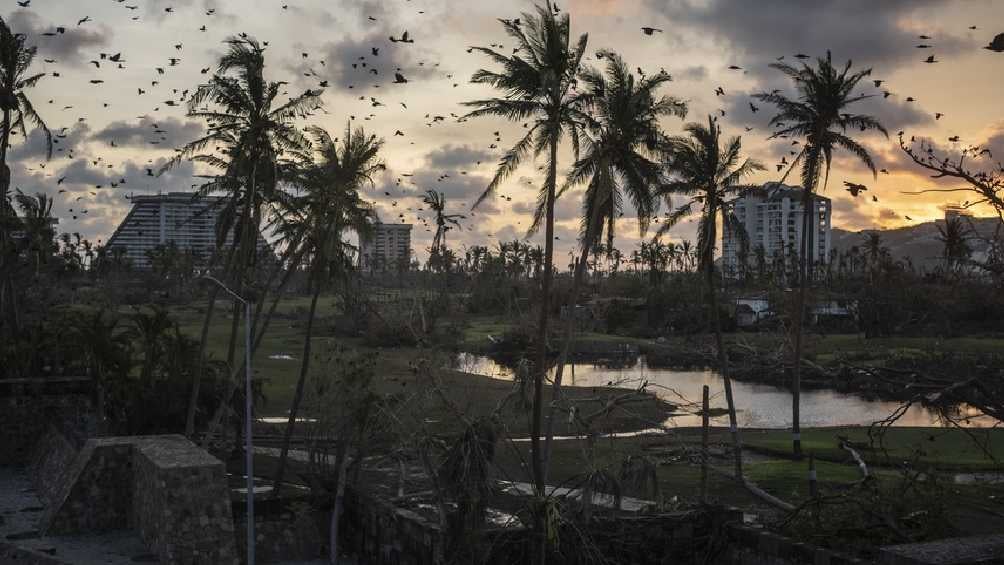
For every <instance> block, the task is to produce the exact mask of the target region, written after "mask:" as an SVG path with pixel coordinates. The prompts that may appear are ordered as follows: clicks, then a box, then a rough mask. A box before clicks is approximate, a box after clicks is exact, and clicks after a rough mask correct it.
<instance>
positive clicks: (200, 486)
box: [129, 436, 238, 564]
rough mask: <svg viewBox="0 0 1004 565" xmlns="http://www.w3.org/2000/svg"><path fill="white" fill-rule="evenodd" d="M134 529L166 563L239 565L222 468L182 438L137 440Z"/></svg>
mask: <svg viewBox="0 0 1004 565" xmlns="http://www.w3.org/2000/svg"><path fill="white" fill-rule="evenodd" d="M132 491H133V496H132V512H131V516H130V520H129V521H130V523H131V524H132V526H133V527H134V528H135V529H136V530H137V531H138V532H139V534H140V537H141V538H143V541H144V542H145V543H146V544H147V545H148V546H149V547H150V548H151V549H152V550H154V551H155V552H156V553H157V556H158V557H159V558H160V560H161V562H162V563H206V564H216V563H235V564H236V563H238V558H237V551H236V547H235V545H234V521H233V517H232V516H231V514H230V495H229V491H228V489H227V476H226V469H225V468H224V466H223V462H221V461H220V460H219V459H217V458H215V457H213V456H212V455H210V454H209V453H207V452H206V451H204V450H202V449H199V448H197V447H196V446H195V445H194V444H192V442H190V441H188V440H187V439H185V438H184V437H182V436H161V437H158V438H138V441H136V442H135V452H134V455H133V473H132Z"/></svg>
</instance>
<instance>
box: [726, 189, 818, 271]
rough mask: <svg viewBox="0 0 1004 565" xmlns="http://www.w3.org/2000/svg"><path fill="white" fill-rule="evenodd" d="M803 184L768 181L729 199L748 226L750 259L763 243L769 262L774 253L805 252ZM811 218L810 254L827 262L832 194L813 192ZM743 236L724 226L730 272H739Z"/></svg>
mask: <svg viewBox="0 0 1004 565" xmlns="http://www.w3.org/2000/svg"><path fill="white" fill-rule="evenodd" d="M802 197H803V194H802V188H801V187H795V186H787V185H783V184H780V183H767V184H765V185H763V187H762V189H760V190H754V191H750V192H749V193H747V194H745V195H743V196H741V197H739V198H737V199H735V200H733V201H732V202H730V203H729V205H730V206H731V207H732V212H733V213H734V214H735V216H736V218H737V219H738V220H739V222H740V223H741V224H742V225H743V226H745V228H746V235H747V238H748V242H749V247H748V250H749V253H748V261H752V258H753V256H754V250H755V249H756V248H757V247H758V246H762V247H763V249H764V252H765V255H766V257H767V260H768V262H770V261H772V260H773V259H774V257H778V256H781V257H784V256H785V254H786V253H793V254H794V256H795V257H797V256H798V255H799V254H800V253H801V241H802V239H801V238H802V214H803V209H802ZM810 213H811V214H812V216H811V219H810V221H809V244H808V245H809V250H810V251H809V257H810V259H811V260H812V262H813V263H825V262H826V261H828V260H829V256H830V216H831V213H832V205H831V202H830V199H829V198H826V197H823V196H819V195H818V194H816V195H813V201H812V206H811V207H810ZM740 241H741V240H740V239H739V237H738V236H737V234H735V233H733V230H730V229H727V228H726V229H723V230H722V264H723V266H724V267H725V270H726V272H731V273H735V272H736V271H737V269H738V266H739V257H740Z"/></svg>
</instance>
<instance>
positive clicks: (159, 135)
mask: <svg viewBox="0 0 1004 565" xmlns="http://www.w3.org/2000/svg"><path fill="white" fill-rule="evenodd" d="M203 131H204V130H203V127H202V124H200V123H198V122H193V121H186V120H181V119H179V118H167V119H164V120H154V119H153V118H152V117H150V116H149V115H147V116H143V118H142V119H140V120H138V121H135V122H126V121H123V120H119V121H115V122H111V123H110V124H108V125H107V126H105V127H104V128H103V129H102V130H101V131H99V132H97V133H95V134H94V135H93V136H92V138H91V139H93V140H95V141H100V142H102V143H107V144H111V143H112V142H114V143H115V144H116V145H117V146H119V147H140V148H146V149H151V148H154V147H156V146H161V147H180V146H181V145H184V144H185V143H188V142H189V141H192V140H194V139H196V138H197V137H199V136H201V135H202V134H203Z"/></svg>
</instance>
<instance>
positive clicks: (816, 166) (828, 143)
mask: <svg viewBox="0 0 1004 565" xmlns="http://www.w3.org/2000/svg"><path fill="white" fill-rule="evenodd" d="M851 66H852V64H851V61H847V64H846V65H844V67H843V69H842V70H841V69H838V68H836V67H834V66H833V59H832V55H831V54H830V52H829V51H827V52H826V58H819V59H817V61H816V66H815V67H812V66H809V65H808V64H806V63H802V64H801V66H798V67H796V66H793V65H789V64H787V63H773V64H771V67H773V68H775V69H777V70H779V71H781V72H782V73H784V74H785V75H786V76H788V78H790V79H791V80H792V82H794V84H795V89H796V91H797V95H796V96H795V97H794V98H788V97H787V96H786V95H785V94H783V93H780V92H770V93H766V92H765V93H761V94H756V95H755V97H756V98H758V99H759V100H761V101H763V102H767V103H770V104H773V105H775V106H776V107H777V109H778V112H777V114H775V115H774V117H773V118H771V121H770V125H771V126H777V129H776V130H775V132H774V133H773V134H772V135H771V138H778V137H780V136H785V137H801V138H802V139H803V143H802V151H801V153H799V154H798V156H797V157H795V159H794V160H793V161H792V163H791V166H790V167H789V168H788V170H787V172H785V177H787V175H788V173H790V172H791V171H792V170H794V169H795V167H797V166H801V176H802V187H803V190H802V240H801V252H800V253H799V255H798V266H799V276H798V283H799V287H798V300H797V304H796V306H795V323H794V326H793V331H794V333H795V347H794V351H793V356H792V357H793V359H792V365H793V367H792V369H793V370H792V396H793V398H792V429H791V432H792V450H793V451H794V453H795V456H796V457H800V456H801V454H802V442H801V435H800V425H799V397H800V394H801V375H802V324H803V321H804V318H805V296H806V291H807V289H808V286H809V282H810V281H809V280H808V273H807V265H808V263H809V261H810V260H811V259H810V258H809V251H810V247H809V245H810V242H809V239H810V238H809V229H810V226H811V225H812V223H811V220H812V218H813V217H815V214H812V213H810V209H813V210H814V206H813V203H814V193H815V192H816V190H817V188H818V187H819V181H820V177H822V181H823V188H824V189H825V188H826V183H827V182H826V181H827V180H828V178H829V175H830V162H831V160H832V157H833V152H834V150H837V149H843V150H845V151H847V152H849V153H850V154H851V155H853V156H854V157H856V158H857V159H858V160H859V161H861V162H862V163H864V165H865V166H866V167H868V169H869V170H870V171H871V172H872V176H873V177H874V176H876V174H877V173H876V169H875V163H874V161H872V158H871V155H870V154H869V153H868V150H867V149H866V148H865V147H864V146H863V145H861V144H860V143H858V142H857V141H855V140H854V139H853V138H851V137H850V136H849V135H848V134H847V130H848V129H849V128H850V129H858V130H860V131H862V132H865V131H868V130H878V131H880V132H882V133H883V134H884V135H885V136H886V137H889V132H887V131H886V129H885V127H883V126H882V124H881V123H879V121H878V120H876V119H875V118H873V117H872V116H868V115H865V114H852V113H850V112H849V107H850V106H852V105H853V104H855V103H856V102H860V101H862V100H864V99H866V98H870V97H871V96H872V95H870V94H856V93H855V89H856V88H857V86H858V83H860V82H861V80H862V79H864V78H865V77H867V76H868V75H870V74H871V69H864V70H860V71H856V72H853V73H852V72H851ZM783 180H784V179H783V178H782V181H783Z"/></svg>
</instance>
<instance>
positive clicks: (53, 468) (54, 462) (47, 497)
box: [28, 424, 83, 506]
mask: <svg viewBox="0 0 1004 565" xmlns="http://www.w3.org/2000/svg"><path fill="white" fill-rule="evenodd" d="M82 447H83V444H81V443H79V442H77V441H74V440H73V439H71V436H68V435H67V434H65V433H62V431H61V430H60V429H58V427H57V426H56V425H53V424H50V425H49V430H48V432H46V433H45V434H44V435H43V436H42V439H40V440H39V441H38V443H37V444H35V448H34V449H33V450H32V453H31V457H30V460H29V463H28V471H29V473H28V475H29V476H30V477H31V480H32V485H33V486H34V487H35V490H36V491H38V496H39V498H41V499H42V502H44V503H45V505H46V506H52V505H53V504H55V502H56V498H57V497H58V496H59V490H60V489H61V487H62V485H64V484H66V482H67V481H68V480H69V475H70V473H71V472H72V471H73V463H74V461H76V459H77V454H78V453H79V452H80V449H81V448H82Z"/></svg>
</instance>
